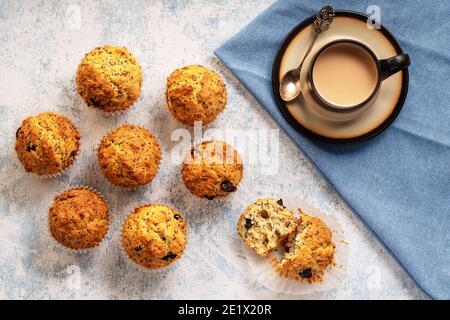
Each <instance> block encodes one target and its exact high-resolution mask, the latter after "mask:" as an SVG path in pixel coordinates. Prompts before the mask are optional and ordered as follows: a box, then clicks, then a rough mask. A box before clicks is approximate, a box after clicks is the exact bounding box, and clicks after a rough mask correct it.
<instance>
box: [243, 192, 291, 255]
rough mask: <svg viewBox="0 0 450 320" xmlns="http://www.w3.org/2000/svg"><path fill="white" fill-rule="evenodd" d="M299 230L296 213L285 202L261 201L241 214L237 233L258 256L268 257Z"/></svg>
mask: <svg viewBox="0 0 450 320" xmlns="http://www.w3.org/2000/svg"><path fill="white" fill-rule="evenodd" d="M296 228H297V223H296V221H295V217H294V213H293V212H292V211H291V210H289V209H287V208H286V207H285V206H284V205H283V200H281V199H280V200H275V199H272V198H265V199H259V200H257V201H256V202H254V203H252V204H250V205H249V206H248V207H247V208H246V209H245V211H244V212H243V213H242V214H241V216H240V217H239V220H238V224H237V231H238V234H239V236H241V238H242V239H243V240H244V242H245V243H246V244H247V245H248V246H249V247H250V248H252V249H253V250H255V252H256V253H257V254H259V255H260V256H262V257H266V256H268V255H269V253H271V252H272V251H273V250H274V249H275V248H276V247H277V246H278V245H280V244H281V243H282V242H283V241H284V240H285V239H286V238H287V237H288V236H289V235H290V234H291V233H292V232H294V231H295V229H296Z"/></svg>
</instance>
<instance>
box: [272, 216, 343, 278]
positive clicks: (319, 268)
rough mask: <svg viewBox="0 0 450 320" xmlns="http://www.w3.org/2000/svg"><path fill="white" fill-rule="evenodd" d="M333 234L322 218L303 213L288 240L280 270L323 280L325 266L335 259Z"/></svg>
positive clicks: (280, 271)
mask: <svg viewBox="0 0 450 320" xmlns="http://www.w3.org/2000/svg"><path fill="white" fill-rule="evenodd" d="M331 237H332V233H331V230H330V229H329V228H328V227H327V225H326V224H325V223H324V222H323V221H322V220H320V219H319V218H317V217H313V216H308V215H305V214H303V215H302V216H301V218H300V219H299V220H298V227H297V230H296V231H295V232H294V233H293V234H291V235H290V236H289V238H288V240H287V241H286V244H285V252H284V254H283V256H282V258H281V261H280V262H279V263H278V265H277V270H278V271H279V273H280V274H281V275H283V276H285V277H289V278H293V279H298V280H299V279H306V280H307V281H308V282H316V281H321V280H322V276H323V273H324V271H325V268H326V267H327V266H328V265H329V264H330V263H332V262H333V255H334V249H335V246H334V244H333V242H332V241H331Z"/></svg>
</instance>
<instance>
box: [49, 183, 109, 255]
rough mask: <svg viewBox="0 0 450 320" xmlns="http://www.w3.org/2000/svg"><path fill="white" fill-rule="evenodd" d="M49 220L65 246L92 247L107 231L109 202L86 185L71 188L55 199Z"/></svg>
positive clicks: (75, 247)
mask: <svg viewBox="0 0 450 320" xmlns="http://www.w3.org/2000/svg"><path fill="white" fill-rule="evenodd" d="M48 221H49V227H50V232H51V234H52V236H53V238H55V239H56V241H58V242H59V243H60V244H62V245H63V246H66V247H68V248H72V249H87V248H92V247H95V246H97V245H98V244H99V243H100V242H101V241H102V239H103V237H104V236H105V234H106V232H107V231H108V226H109V214H108V205H107V204H106V202H105V201H104V200H103V199H102V198H101V197H100V196H99V195H98V194H97V193H95V192H93V191H91V190H89V189H87V188H74V189H70V190H67V191H65V192H63V193H62V194H60V195H59V196H57V197H56V198H55V199H54V200H53V204H52V206H51V208H50V211H49V216H48Z"/></svg>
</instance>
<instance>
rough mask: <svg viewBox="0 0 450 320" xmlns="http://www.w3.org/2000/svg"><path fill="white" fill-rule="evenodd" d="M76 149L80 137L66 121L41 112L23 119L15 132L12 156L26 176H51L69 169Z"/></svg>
mask: <svg viewBox="0 0 450 320" xmlns="http://www.w3.org/2000/svg"><path fill="white" fill-rule="evenodd" d="M79 147H80V135H79V134H78V131H77V129H76V128H75V126H74V125H73V124H72V122H70V120H69V119H67V118H66V117H64V116H62V115H59V114H56V113H54V112H43V113H40V114H38V115H37V116H32V117H28V118H26V119H25V120H24V121H23V122H22V124H21V126H20V128H19V129H17V131H16V146H15V149H16V152H17V156H18V158H19V160H20V162H21V163H22V165H23V167H24V168H25V170H26V171H28V172H34V173H36V174H38V175H40V176H43V175H44V176H45V175H53V174H57V173H60V172H62V171H64V170H65V169H66V168H67V167H68V166H70V165H71V164H72V163H73V162H74V160H75V157H76V155H77V153H78V149H79Z"/></svg>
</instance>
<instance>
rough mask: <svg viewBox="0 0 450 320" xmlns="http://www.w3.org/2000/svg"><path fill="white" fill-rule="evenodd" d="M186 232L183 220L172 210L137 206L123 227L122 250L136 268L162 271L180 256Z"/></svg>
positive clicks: (184, 244) (155, 205) (153, 206)
mask: <svg viewBox="0 0 450 320" xmlns="http://www.w3.org/2000/svg"><path fill="white" fill-rule="evenodd" d="M186 229H187V225H186V221H185V219H184V218H183V217H182V215H181V214H180V213H179V212H177V211H176V210H174V209H172V208H169V207H166V206H164V205H158V204H148V205H143V206H139V207H136V209H135V210H134V212H133V213H131V214H130V216H129V217H128V219H127V220H126V221H125V223H124V225H123V229H122V240H123V246H124V249H125V252H126V253H127V255H128V256H129V257H130V258H131V260H133V261H134V262H136V263H137V264H138V265H140V266H142V267H145V268H148V269H157V268H163V267H166V266H168V265H170V264H171V263H173V262H174V261H175V260H177V259H179V258H180V257H181V255H182V254H183V252H184V248H185V247H186V242H187V239H186Z"/></svg>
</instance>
